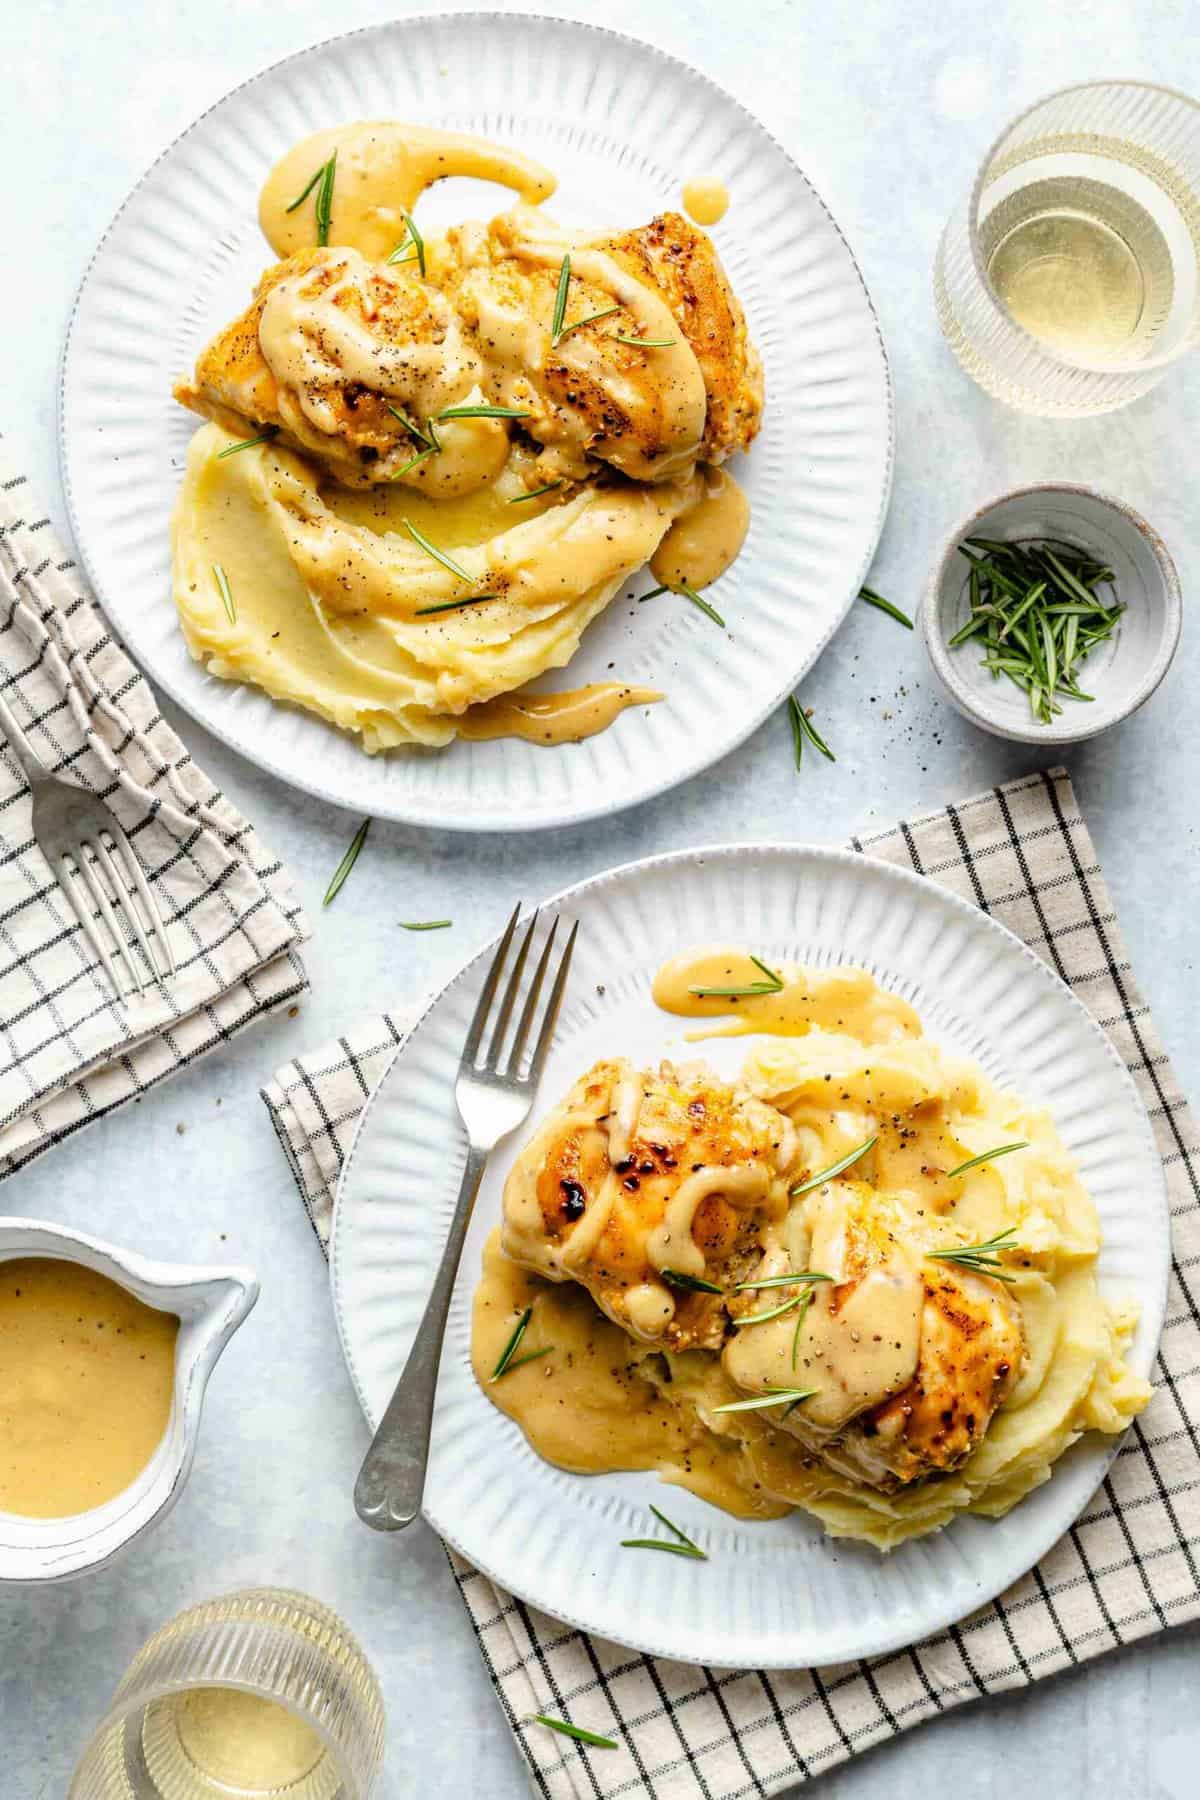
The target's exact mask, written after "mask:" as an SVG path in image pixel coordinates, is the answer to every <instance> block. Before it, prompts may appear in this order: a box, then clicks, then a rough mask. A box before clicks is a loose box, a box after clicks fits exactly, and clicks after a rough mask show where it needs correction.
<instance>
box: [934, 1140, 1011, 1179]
mask: <svg viewBox="0 0 1200 1800" xmlns="http://www.w3.org/2000/svg"><path fill="white" fill-rule="evenodd" d="M1028 1148H1029V1145H1028V1144H1027V1143H1026V1142H1025V1141H1024V1139H1022V1140H1021V1142H1020V1143H1016V1144H997V1146H996V1148H995V1149H994V1150H981V1151H980V1153H979V1155H978V1156H972V1157H970V1158H969V1160H968V1161H967V1162H964V1163H959V1165H958V1167H957V1169H948V1170H947V1171H946V1180H947V1181H953V1180H954V1177H955V1176H956V1175H965V1174H966V1172H967V1170H968V1169H977V1168H978V1167H979V1165H980V1163H986V1162H992V1161H993V1160H994V1159H995V1158H996V1157H997V1156H1007V1155H1008V1154H1009V1152H1010V1151H1013V1150H1028Z"/></svg>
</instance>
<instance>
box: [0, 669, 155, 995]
mask: <svg viewBox="0 0 1200 1800" xmlns="http://www.w3.org/2000/svg"><path fill="white" fill-rule="evenodd" d="M0 729H3V731H4V735H5V737H6V738H7V739H8V741H9V744H10V745H11V746H12V752H13V755H14V756H15V757H16V759H17V761H18V762H19V763H20V765H21V768H22V770H23V771H24V774H25V779H26V780H27V781H28V783H29V787H30V791H31V792H32V795H33V835H34V838H35V839H36V840H37V844H38V847H39V849H40V850H41V852H42V855H43V856H44V857H45V858H46V861H47V862H48V863H49V865H50V867H51V869H52V870H53V872H54V875H55V876H56V878H57V880H58V885H59V887H60V888H61V889H62V891H63V893H64V894H65V895H66V897H67V899H68V900H69V901H70V902H71V906H72V908H73V910H74V913H75V917H76V918H77V919H78V920H79V923H80V925H81V926H82V927H83V932H84V935H85V937H86V938H87V940H88V943H89V944H90V945H91V946H92V949H93V950H94V951H95V952H96V955H97V956H98V957H99V958H100V961H101V963H102V964H103V966H104V972H105V974H106V975H107V976H108V979H109V981H110V982H111V983H112V988H113V992H114V994H115V995H116V997H117V999H118V1000H124V999H125V998H126V997H127V996H126V993H125V990H124V988H123V986H122V983H121V981H120V979H119V978H118V974H117V964H116V962H115V961H114V956H113V953H114V951H115V952H116V954H117V955H118V956H120V958H121V960H122V962H123V964H124V966H125V969H126V970H127V972H128V975H129V983H130V992H137V993H139V994H140V993H141V992H142V991H143V990H144V988H145V987H146V986H147V983H146V980H145V978H144V976H143V974H142V971H141V970H140V969H139V967H138V965H137V961H136V959H135V958H134V954H133V949H132V946H131V943H130V934H132V937H133V940H134V942H136V943H137V944H139V945H140V946H141V950H142V954H143V955H144V956H145V958H146V962H147V964H148V966H149V967H150V968H151V969H152V970H153V980H154V981H162V980H163V979H164V978H165V976H166V975H173V974H174V973H175V958H174V955H173V954H172V951H171V945H170V941H169V939H168V937H167V933H166V929H165V927H164V926H163V922H162V916H161V914H160V913H159V910H158V906H157V904H156V903H155V899H154V895H153V894H152V893H151V892H150V888H149V886H148V884H147V882H146V877H145V876H144V875H143V873H142V865H141V864H140V863H139V861H138V859H137V855H136V853H135V851H134V849H133V846H132V844H131V843H130V842H129V839H128V838H127V837H126V836H125V833H124V831H123V830H122V828H121V826H120V825H119V824H118V823H117V820H116V818H115V817H114V815H113V813H112V812H111V811H110V809H109V808H108V807H107V806H106V805H105V804H104V802H103V800H98V799H97V798H96V796H95V794H89V793H88V791H87V789H86V788H81V787H75V786H74V785H73V784H72V783H71V782H69V781H60V780H59V778H58V776H57V775H49V774H47V772H46V770H45V769H44V768H43V766H42V764H41V763H40V762H39V761H38V759H37V757H36V756H35V755H34V753H33V750H32V748H31V747H30V744H29V740H28V739H27V738H26V736H25V733H24V732H23V731H22V730H21V727H20V726H19V725H18V724H17V721H16V720H15V718H14V717H13V715H12V712H11V710H10V708H9V707H8V705H7V703H6V702H5V701H4V700H3V699H0ZM118 865H119V866H118ZM122 871H123V873H122ZM139 901H140V903H141V905H140V908H139ZM94 913H99V915H100V919H101V922H102V925H103V928H104V930H106V931H107V932H108V933H109V935H110V937H111V939H112V945H111V947H110V946H109V945H108V944H106V943H105V941H104V936H103V933H102V931H101V929H100V928H99V927H98V926H97V924H96V920H95V918H94V916H93V914H94ZM119 921H123V922H124V924H125V925H126V926H127V927H128V929H127V930H123V929H122V927H121V923H120V922H119Z"/></svg>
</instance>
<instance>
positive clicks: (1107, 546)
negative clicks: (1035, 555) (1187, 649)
mask: <svg viewBox="0 0 1200 1800" xmlns="http://www.w3.org/2000/svg"><path fill="white" fill-rule="evenodd" d="M969 537H987V538H997V539H1000V540H1002V541H1007V540H1010V539H1013V540H1015V539H1021V538H1035V539H1036V538H1062V539H1063V540H1064V541H1065V542H1066V543H1068V544H1077V545H1078V546H1079V548H1080V549H1081V550H1086V551H1087V552H1088V553H1089V554H1090V555H1092V556H1094V557H1098V558H1099V559H1100V560H1101V561H1102V562H1105V563H1107V564H1108V566H1109V567H1110V568H1111V569H1112V570H1113V573H1114V575H1115V578H1116V579H1115V583H1114V586H1115V588H1116V595H1117V598H1118V599H1119V600H1121V601H1123V602H1124V604H1125V607H1126V611H1125V612H1123V613H1122V614H1121V622H1120V624H1119V625H1118V627H1117V629H1116V631H1115V632H1114V633H1113V635H1112V637H1111V638H1109V639H1108V641H1107V642H1106V643H1103V644H1097V645H1096V646H1095V648H1094V649H1093V651H1092V653H1091V655H1090V656H1089V657H1088V658H1087V661H1086V662H1085V663H1083V664H1081V665H1079V681H1080V684H1081V685H1082V686H1083V687H1084V688H1085V689H1086V691H1087V692H1088V693H1089V694H1092V695H1094V696H1095V698H1094V699H1093V700H1092V701H1090V702H1088V701H1072V700H1069V699H1066V698H1064V700H1063V710H1062V712H1061V713H1059V714H1057V715H1056V716H1055V718H1054V719H1053V721H1052V723H1051V724H1049V725H1043V724H1041V722H1040V721H1039V720H1037V719H1035V718H1034V717H1033V715H1032V713H1031V712H1030V710H1029V701H1028V699H1027V697H1026V695H1025V694H1024V693H1023V691H1022V690H1021V689H1020V688H1018V687H1015V686H1014V685H1013V683H1012V682H1011V681H1008V680H1006V679H1004V678H1001V679H1000V680H998V681H997V680H994V679H993V677H992V675H991V673H990V672H989V671H988V670H987V669H985V668H984V667H983V666H982V660H981V656H980V650H979V646H978V644H977V643H975V642H973V640H971V639H970V638H968V639H967V641H966V643H965V644H961V645H960V646H959V647H958V648H957V649H956V650H950V649H948V648H947V645H948V642H949V640H950V639H951V638H952V637H953V636H954V634H955V632H956V631H958V630H960V628H961V627H962V625H963V624H964V623H965V621H966V618H967V614H968V601H967V579H968V564H967V559H966V557H964V556H961V555H960V554H959V546H960V544H962V543H963V542H964V541H965V540H966V539H967V538H969ZM1182 618H1183V606H1182V602H1181V599H1180V592H1179V576H1178V575H1177V574H1176V571H1175V564H1174V563H1173V562H1172V561H1171V558H1170V556H1169V555H1168V553H1167V550H1166V546H1165V545H1164V544H1163V541H1162V539H1161V538H1160V537H1159V536H1158V533H1157V532H1155V531H1153V530H1151V528H1150V526H1149V525H1147V523H1146V521H1145V519H1143V518H1141V517H1139V515H1138V514H1137V513H1135V512H1134V511H1133V509H1132V507H1128V506H1125V505H1124V504H1123V503H1122V502H1121V501H1120V500H1113V499H1111V498H1110V497H1109V496H1108V495H1107V494H1101V493H1097V491H1096V489H1095V488H1089V487H1060V486H1056V485H1050V484H1046V485H1044V486H1039V487H1028V488H1014V490H1013V491H1012V493H1009V494H1003V495H1001V497H1000V498H999V499H998V500H991V501H989V502H988V504H987V505H986V506H981V507H980V508H979V510H978V511H977V512H973V513H972V514H971V515H970V517H969V518H966V519H963V520H962V521H961V523H960V524H958V525H956V526H955V528H954V530H953V531H952V532H951V533H950V535H949V536H948V537H947V538H946V540H945V543H944V544H943V545H942V549H941V554H940V555H939V557H938V561H937V564H936V566H935V569H934V573H933V578H932V580H931V581H930V584H929V588H928V590H927V592H926V594H925V599H924V601H923V603H922V606H921V629H922V631H923V633H924V636H925V647H926V649H927V650H928V652H929V658H930V661H931V662H932V663H933V667H934V672H935V674H936V675H937V677H938V679H939V681H940V682H941V684H942V687H943V688H944V689H945V691H946V695H947V698H948V699H949V700H950V702H951V704H952V705H953V706H955V707H957V709H958V711H959V712H960V713H962V715H963V717H964V718H967V719H970V720H971V722H972V724H974V725H978V726H980V727H981V728H982V729H983V730H984V731H990V732H992V733H994V734H995V736H997V737H1004V738H1012V739H1014V740H1015V741H1017V742H1019V743H1023V744H1043V745H1054V744H1073V743H1078V742H1079V741H1080V740H1081V739H1083V738H1089V737H1095V736H1096V734H1097V732H1100V731H1107V729H1108V727H1109V726H1110V725H1115V724H1116V723H1117V721H1118V720H1120V719H1126V718H1128V717H1129V715H1130V713H1132V712H1136V711H1137V709H1138V707H1139V706H1141V705H1143V703H1144V702H1145V701H1147V700H1148V699H1149V698H1150V696H1151V694H1152V693H1153V692H1154V690H1155V688H1156V687H1157V686H1158V684H1159V682H1160V681H1161V680H1162V678H1163V676H1164V675H1165V674H1166V672H1167V670H1168V668H1169V667H1170V665H1171V658H1172V657H1173V656H1174V654H1175V646H1176V645H1177V644H1178V642H1179V630H1180V625H1181V622H1182Z"/></svg>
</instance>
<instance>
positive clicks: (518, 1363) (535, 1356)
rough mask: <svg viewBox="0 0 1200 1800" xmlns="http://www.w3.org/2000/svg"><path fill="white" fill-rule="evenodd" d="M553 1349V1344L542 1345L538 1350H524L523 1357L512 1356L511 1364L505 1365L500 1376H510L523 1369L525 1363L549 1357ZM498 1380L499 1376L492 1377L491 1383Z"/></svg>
mask: <svg viewBox="0 0 1200 1800" xmlns="http://www.w3.org/2000/svg"><path fill="white" fill-rule="evenodd" d="M553 1349H554V1345H553V1344H543V1345H542V1347H541V1349H540V1350H526V1351H525V1353H524V1355H523V1356H514V1357H513V1358H512V1360H511V1362H507V1363H505V1365H504V1367H503V1369H501V1371H500V1374H501V1375H511V1374H512V1372H513V1370H514V1369H523V1368H524V1367H525V1364H526V1363H531V1362H538V1361H540V1359H541V1358H542V1357H543V1356H549V1355H550V1353H551V1351H552V1350H553ZM499 1379H500V1376H499V1375H493V1376H492V1380H493V1381H498V1380H499Z"/></svg>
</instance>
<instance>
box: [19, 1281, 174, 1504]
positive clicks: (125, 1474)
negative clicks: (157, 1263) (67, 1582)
mask: <svg viewBox="0 0 1200 1800" xmlns="http://www.w3.org/2000/svg"><path fill="white" fill-rule="evenodd" d="M178 1331H179V1320H178V1319H177V1318H176V1317H175V1316H174V1315H173V1314H171V1313H165V1312H157V1311H156V1310H155V1309H154V1308H153V1307H150V1306H146V1305H145V1304H144V1303H143V1302H142V1301H141V1300H139V1299H137V1298H136V1297H135V1296H134V1295H133V1294H130V1293H128V1292H127V1291H126V1289H125V1288H122V1287H118V1285H117V1284H116V1282H113V1281H109V1280H108V1279H107V1278H106V1277H105V1276H103V1275H98V1274H96V1273H95V1271H93V1270H91V1269H85V1268H83V1267H82V1266H81V1265H80V1264H78V1263H71V1262H64V1261H61V1260H59V1259H57V1258H51V1257H18V1258H15V1259H13V1260H11V1261H8V1262H0V1510H2V1511H4V1512H12V1513H19V1514H21V1515H23V1516H24V1517H26V1518H35V1519H57V1518H63V1517H66V1516H68V1515H69V1514H72V1513H79V1512H86V1511H88V1510H89V1509H90V1508H92V1507H95V1506H102V1505H103V1504H104V1502H105V1501H106V1500H111V1499H112V1498H113V1497H114V1495H116V1494H119V1493H121V1492H122V1490H123V1489H124V1488H127V1487H128V1486H129V1484H130V1483H131V1482H132V1481H133V1480H134V1479H135V1477H136V1476H137V1475H138V1474H139V1473H140V1472H141V1470H142V1469H144V1468H145V1466H146V1464H147V1463H148V1462H149V1461H150V1458H151V1457H152V1456H153V1454H154V1452H155V1450H156V1449H157V1448H158V1445H159V1442H160V1441H161V1439H162V1435H163V1432H164V1431H165V1430H166V1427H167V1421H168V1419H169V1417H170V1413H171V1398H172V1394H173V1392H174V1385H175V1339H176V1336H177V1334H178Z"/></svg>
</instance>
